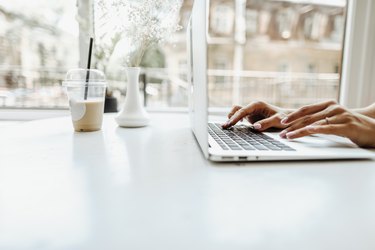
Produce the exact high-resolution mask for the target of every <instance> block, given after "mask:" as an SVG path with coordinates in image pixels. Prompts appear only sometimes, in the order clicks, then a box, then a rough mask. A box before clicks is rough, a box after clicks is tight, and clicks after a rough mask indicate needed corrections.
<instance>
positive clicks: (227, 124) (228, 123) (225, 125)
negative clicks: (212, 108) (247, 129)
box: [222, 121, 230, 128]
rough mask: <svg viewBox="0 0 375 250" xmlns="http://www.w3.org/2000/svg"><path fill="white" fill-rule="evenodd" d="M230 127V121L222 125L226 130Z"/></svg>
mask: <svg viewBox="0 0 375 250" xmlns="http://www.w3.org/2000/svg"><path fill="white" fill-rule="evenodd" d="M229 126H230V121H226V122H225V123H224V124H223V125H222V127H224V128H227V127H229Z"/></svg>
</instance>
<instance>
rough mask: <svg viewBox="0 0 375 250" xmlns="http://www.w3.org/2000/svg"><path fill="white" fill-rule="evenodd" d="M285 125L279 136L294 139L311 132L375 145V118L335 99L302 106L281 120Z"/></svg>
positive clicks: (370, 145)
mask: <svg viewBox="0 0 375 250" xmlns="http://www.w3.org/2000/svg"><path fill="white" fill-rule="evenodd" d="M281 123H282V124H284V125H286V126H288V128H286V129H284V130H283V131H282V132H281V133H280V136H281V137H283V138H288V139H296V138H300V137H303V136H307V135H312V134H333V135H338V136H342V137H347V138H349V139H350V140H351V141H352V142H354V143H355V144H357V145H358V146H361V147H375V119H373V118H371V117H368V116H365V115H362V114H360V113H357V112H353V111H350V110H348V109H346V108H344V107H342V106H340V105H339V104H337V103H336V102H334V101H327V102H322V103H318V104H312V105H308V106H304V107H302V108H300V109H298V110H297V111H295V112H292V113H290V114H289V115H288V116H286V117H285V118H284V119H283V120H282V121H281Z"/></svg>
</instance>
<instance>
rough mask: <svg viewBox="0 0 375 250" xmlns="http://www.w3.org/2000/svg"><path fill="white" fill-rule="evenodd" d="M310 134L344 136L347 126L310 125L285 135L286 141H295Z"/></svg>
mask: <svg viewBox="0 0 375 250" xmlns="http://www.w3.org/2000/svg"><path fill="white" fill-rule="evenodd" d="M312 134H329V135H338V136H346V134H347V126H346V125H345V124H331V125H311V126H307V127H305V128H301V129H298V130H296V131H293V132H289V133H287V134H286V138H288V139H290V140H291V139H297V138H300V137H304V136H307V135H312Z"/></svg>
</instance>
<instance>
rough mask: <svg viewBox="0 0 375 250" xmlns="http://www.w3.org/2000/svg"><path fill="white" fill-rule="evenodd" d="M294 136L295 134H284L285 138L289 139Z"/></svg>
mask: <svg viewBox="0 0 375 250" xmlns="http://www.w3.org/2000/svg"><path fill="white" fill-rule="evenodd" d="M295 135H296V133H295V132H289V133H286V138H288V139H291V138H292V137H293V136H295Z"/></svg>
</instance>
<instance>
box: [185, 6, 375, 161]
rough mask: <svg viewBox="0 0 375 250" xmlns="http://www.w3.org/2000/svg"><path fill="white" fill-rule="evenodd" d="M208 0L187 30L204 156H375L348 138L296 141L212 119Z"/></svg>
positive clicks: (195, 118)
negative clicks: (208, 64) (209, 105)
mask: <svg viewBox="0 0 375 250" xmlns="http://www.w3.org/2000/svg"><path fill="white" fill-rule="evenodd" d="M208 4H209V1H208V0H207V1H206V0H202V1H195V2H194V6H193V11H192V15H191V18H190V22H189V25H188V29H187V45H188V46H187V47H188V65H189V70H188V82H190V88H189V113H190V121H191V128H192V131H193V133H194V135H195V138H196V141H197V142H198V144H199V146H200V148H201V149H202V152H203V154H204V156H205V157H206V158H207V159H208V160H212V161H219V162H220V161H280V160H322V159H369V158H374V156H375V154H374V153H372V152H371V151H368V150H365V149H362V148H359V147H357V146H356V145H355V144H353V143H351V142H350V141H349V140H346V139H345V138H340V137H336V136H323V135H316V136H308V137H304V138H300V139H297V140H294V141H289V140H286V139H281V138H280V137H279V135H278V133H272V132H263V133H259V132H256V131H254V130H252V129H251V127H250V126H248V125H245V124H240V125H236V126H234V127H233V128H232V129H230V130H223V129H222V128H221V124H222V123H223V122H224V121H225V120H224V119H222V120H221V121H220V119H219V121H217V120H216V121H215V120H211V119H209V114H208V113H209V112H208V90H207V37H208V10H209V6H208Z"/></svg>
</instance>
